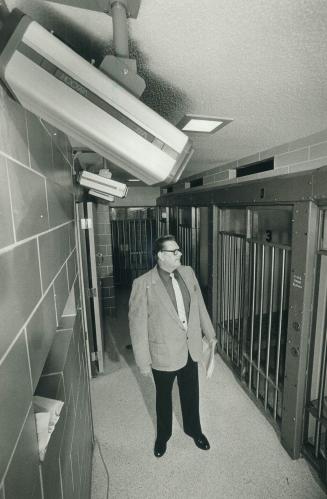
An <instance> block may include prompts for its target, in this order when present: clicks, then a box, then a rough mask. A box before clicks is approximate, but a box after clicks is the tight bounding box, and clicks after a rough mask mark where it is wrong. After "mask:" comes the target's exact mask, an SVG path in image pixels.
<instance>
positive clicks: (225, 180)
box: [173, 128, 327, 192]
mask: <svg viewBox="0 0 327 499" xmlns="http://www.w3.org/2000/svg"><path fill="white" fill-rule="evenodd" d="M272 157H273V158H274V169H273V170H269V171H266V172H262V173H255V174H252V175H247V176H244V177H239V178H236V169H237V168H239V167H241V166H245V165H249V164H251V163H255V162H257V161H262V160H264V159H268V158H272ZM326 165H327V128H326V129H324V130H322V131H320V132H317V133H315V134H313V135H310V136H308V137H303V138H300V139H298V140H294V141H292V142H288V143H285V144H281V145H279V146H276V147H273V148H270V149H266V150H264V151H258V152H257V153H255V154H252V155H251V156H247V157H245V158H240V159H239V160H237V161H233V162H232V163H227V164H224V165H219V166H217V167H215V168H211V169H210V170H205V171H203V172H201V173H199V174H196V175H192V176H190V177H185V178H183V179H182V180H180V181H179V182H177V183H176V184H174V186H173V192H179V191H184V190H185V189H187V188H189V182H190V181H191V180H195V179H197V178H200V177H203V186H201V187H194V188H193V189H196V190H198V189H203V188H206V187H210V186H220V185H229V184H231V185H232V184H238V183H243V182H250V181H252V180H256V179H259V178H267V177H274V176H277V175H288V174H291V173H296V172H300V171H305V170H312V169H314V168H320V167H321V166H326ZM193 189H192V190H193Z"/></svg>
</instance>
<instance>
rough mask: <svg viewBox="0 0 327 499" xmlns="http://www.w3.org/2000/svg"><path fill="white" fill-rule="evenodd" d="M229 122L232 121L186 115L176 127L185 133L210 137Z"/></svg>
mask: <svg viewBox="0 0 327 499" xmlns="http://www.w3.org/2000/svg"><path fill="white" fill-rule="evenodd" d="M231 121H233V120H232V119H230V118H216V117H213V116H201V115H195V114H186V115H185V116H184V117H183V118H182V119H181V120H180V122H179V123H177V125H176V126H177V128H179V129H180V130H182V132H185V133H198V134H209V135H210V134H212V133H215V132H217V131H218V130H220V129H221V128H223V127H224V126H226V125H228V123H230V122H231Z"/></svg>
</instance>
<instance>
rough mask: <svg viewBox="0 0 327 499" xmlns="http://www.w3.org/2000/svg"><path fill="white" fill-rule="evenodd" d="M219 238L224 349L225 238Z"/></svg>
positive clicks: (222, 342)
mask: <svg viewBox="0 0 327 499" xmlns="http://www.w3.org/2000/svg"><path fill="white" fill-rule="evenodd" d="M220 236H221V294H220V296H221V298H222V300H221V302H222V303H221V312H222V322H221V328H220V330H221V348H222V349H224V343H225V238H224V236H223V234H220Z"/></svg>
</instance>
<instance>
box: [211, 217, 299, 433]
mask: <svg viewBox="0 0 327 499" xmlns="http://www.w3.org/2000/svg"><path fill="white" fill-rule="evenodd" d="M291 223H292V208H291V207H269V208H268V207H265V208H248V209H236V208H235V209H223V210H220V217H219V230H218V253H217V256H218V260H217V267H218V279H217V285H218V289H217V296H218V307H217V335H218V344H219V350H220V352H221V353H222V355H223V356H224V357H225V358H226V359H227V360H228V361H229V362H230V363H231V364H232V366H234V368H235V369H236V371H237V372H238V375H239V376H240V378H241V380H242V382H243V384H244V387H245V388H246V390H247V391H248V393H249V394H250V395H251V397H254V398H255V399H256V401H257V402H258V404H259V405H260V406H261V407H262V408H263V410H264V411H265V412H266V413H267V414H269V415H270V416H272V417H273V420H274V421H276V422H277V423H278V424H280V418H281V408H282V393H283V376H284V362H285V345H286V335H287V314H288V295H289V292H288V283H289V276H290V252H291V246H290V243H291V227H292V225H291Z"/></svg>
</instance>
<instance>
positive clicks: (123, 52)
mask: <svg viewBox="0 0 327 499" xmlns="http://www.w3.org/2000/svg"><path fill="white" fill-rule="evenodd" d="M111 16H112V25H113V42H114V50H115V54H116V56H117V57H126V58H128V57H129V49H128V26H127V5H126V3H125V1H124V0H113V1H112V2H111Z"/></svg>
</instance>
